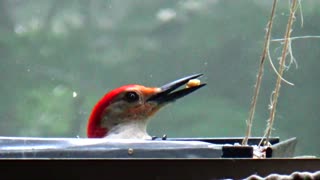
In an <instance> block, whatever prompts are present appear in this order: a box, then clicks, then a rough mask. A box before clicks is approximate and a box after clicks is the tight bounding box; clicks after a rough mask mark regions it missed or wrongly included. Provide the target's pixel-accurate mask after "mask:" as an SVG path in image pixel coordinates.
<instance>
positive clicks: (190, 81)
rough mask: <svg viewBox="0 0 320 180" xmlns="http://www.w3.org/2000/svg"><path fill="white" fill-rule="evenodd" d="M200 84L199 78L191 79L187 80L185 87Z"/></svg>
mask: <svg viewBox="0 0 320 180" xmlns="http://www.w3.org/2000/svg"><path fill="white" fill-rule="evenodd" d="M200 84H201V81H200V80H199V79H191V80H189V81H188V83H187V85H186V88H190V87H195V86H199V85H200Z"/></svg>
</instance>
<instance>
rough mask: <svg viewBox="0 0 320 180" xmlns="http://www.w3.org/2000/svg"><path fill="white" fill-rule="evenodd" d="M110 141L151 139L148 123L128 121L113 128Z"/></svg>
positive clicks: (109, 133) (109, 135) (107, 136)
mask: <svg viewBox="0 0 320 180" xmlns="http://www.w3.org/2000/svg"><path fill="white" fill-rule="evenodd" d="M105 138H108V139H148V140H149V139H151V136H149V134H148V133H147V121H128V122H124V123H120V124H118V125H116V126H114V127H112V128H111V129H110V130H109V132H108V134H107V135H106V137H105Z"/></svg>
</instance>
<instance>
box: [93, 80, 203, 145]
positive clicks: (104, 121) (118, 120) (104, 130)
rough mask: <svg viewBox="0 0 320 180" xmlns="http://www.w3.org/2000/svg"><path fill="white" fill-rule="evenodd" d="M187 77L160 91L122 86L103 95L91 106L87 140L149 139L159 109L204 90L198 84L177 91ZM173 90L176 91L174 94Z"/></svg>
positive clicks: (157, 88) (136, 86) (150, 88)
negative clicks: (149, 132) (151, 122)
mask: <svg viewBox="0 0 320 180" xmlns="http://www.w3.org/2000/svg"><path fill="white" fill-rule="evenodd" d="M200 76H202V74H195V75H191V76H187V77H184V78H181V79H178V80H175V81H173V82H170V83H168V84H166V85H164V86H161V87H145V86H142V85H136V84H132V85H125V86H122V87H119V88H117V89H114V90H112V91H110V92H108V93H107V94H105V95H104V96H103V97H102V98H101V99H100V100H99V101H98V102H97V104H96V105H95V106H94V108H93V110H92V112H91V115H90V118H89V122H88V127H87V136H88V137H89V138H102V137H106V138H113V139H151V136H149V135H148V133H147V123H148V119H149V118H150V117H151V116H152V115H154V114H155V113H156V112H157V111H158V110H159V109H160V108H162V107H163V106H165V105H166V104H168V103H170V102H173V101H175V100H177V99H179V98H181V97H184V96H185V95H187V94H189V93H191V92H193V91H195V90H197V89H199V88H201V87H203V86H205V85H206V84H199V85H196V86H191V87H188V88H182V89H180V90H176V89H178V88H179V87H180V86H182V85H184V84H186V83H187V82H188V81H189V80H192V79H195V78H198V77H200ZM174 90H176V91H174Z"/></svg>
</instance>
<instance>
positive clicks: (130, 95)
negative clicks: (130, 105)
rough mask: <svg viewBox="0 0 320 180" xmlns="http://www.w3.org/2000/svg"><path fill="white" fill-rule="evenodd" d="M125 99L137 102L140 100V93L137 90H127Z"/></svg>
mask: <svg viewBox="0 0 320 180" xmlns="http://www.w3.org/2000/svg"><path fill="white" fill-rule="evenodd" d="M125 100H126V101H127V102H135V101H138V100H139V95H138V94H137V93H136V92H127V93H126V94H125Z"/></svg>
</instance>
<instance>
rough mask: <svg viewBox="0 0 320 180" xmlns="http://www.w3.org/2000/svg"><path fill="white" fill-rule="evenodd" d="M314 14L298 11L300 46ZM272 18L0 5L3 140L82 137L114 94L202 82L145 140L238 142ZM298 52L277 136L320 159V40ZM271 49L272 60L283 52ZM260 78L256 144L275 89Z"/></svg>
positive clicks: (160, 7) (245, 6) (99, 2)
mask: <svg viewBox="0 0 320 180" xmlns="http://www.w3.org/2000/svg"><path fill="white" fill-rule="evenodd" d="M317 5H318V6H319V3H318V2H317V1H307V2H304V1H303V10H304V26H303V28H301V27H300V17H299V16H297V21H296V22H295V26H294V31H293V36H298V35H319V32H320V23H319V21H318V19H319V16H320V11H319V8H315V7H316V6H317ZM270 7H271V2H261V1H254V0H241V1H222V0H221V1H220V0H205V1H195V0H185V1H169V0H166V1H148V0H139V1H119V0H110V1H103V0H94V1H86V0H73V1H62V0H57V1H49V0H44V1H39V0H38V1H37V0H33V1H22V0H12V1H8V0H0V58H1V66H0V78H1V82H2V86H1V87H0V93H1V95H2V98H1V101H0V132H1V136H42V137H52V136H54V137H76V136H78V135H79V136H80V137H85V128H86V123H87V118H88V116H89V114H90V111H91V108H92V107H93V105H94V104H95V102H96V101H97V100H98V99H99V98H100V97H101V96H102V95H103V94H104V93H106V92H108V91H109V90H110V89H113V88H115V87H118V86H121V85H123V84H127V83H138V84H144V85H147V86H157V85H161V84H163V83H166V82H168V81H171V80H174V79H175V78H180V77H182V76H185V75H189V74H192V73H198V72H202V73H204V74H205V76H204V78H203V81H205V82H207V83H208V86H206V87H205V88H203V89H201V90H200V91H199V92H196V93H195V94H192V95H191V96H189V97H186V98H185V99H183V100H180V101H178V102H176V103H174V104H171V105H169V106H168V107H166V108H164V109H163V110H162V111H160V112H159V114H158V115H157V116H156V117H154V118H153V119H152V120H151V122H150V126H149V129H148V130H149V132H150V134H152V135H157V136H161V135H162V134H167V135H168V136H169V137H191V136H194V137H198V136H226V137H230V136H243V135H244V132H245V120H246V119H247V117H248V110H249V104H250V101H251V96H252V93H253V84H254V82H255V78H256V73H257V67H258V63H259V56H260V54H261V50H262V43H263V38H264V28H265V27H266V23H267V18H268V15H269V11H270ZM1 10H2V11H1ZM288 14H289V13H288V3H287V2H286V1H282V2H281V3H280V7H279V8H278V9H277V16H276V19H275V25H274V29H273V35H272V36H273V38H282V36H283V33H284V30H285V26H286V21H287V17H288ZM292 46H293V52H294V56H295V57H296V59H297V60H298V64H299V68H298V69H295V68H294V67H291V69H290V70H289V71H287V72H285V78H286V79H288V80H290V81H292V82H294V83H295V84H296V85H295V86H294V87H289V86H287V85H283V88H282V89H281V92H280V99H279V107H278V110H277V114H276V121H275V129H276V130H275V131H274V134H273V135H274V136H280V138H281V139H286V138H289V137H293V136H295V137H298V140H299V144H298V154H315V155H320V142H319V141H318V136H319V132H318V130H317V127H318V124H319V118H320V112H319V110H318V109H319V107H320V101H319V98H320V95H319V92H320V86H319V84H318V83H317V81H318V80H317V78H318V77H319V71H318V69H317V68H318V67H319V66H318V65H319V62H320V61H318V59H319V55H320V54H319V50H318V47H319V46H320V41H319V40H316V39H305V40H296V41H294V42H293V44H292ZM272 47H273V49H272V50H271V53H272V55H273V59H274V61H276V58H277V57H278V56H279V54H280V53H281V48H279V47H280V44H279V43H273V44H272ZM275 64H277V63H276V62H275ZM265 67H266V68H265V75H264V77H263V85H262V89H261V94H260V97H259V101H258V108H257V112H256V118H255V121H254V124H253V126H254V127H255V129H254V130H253V135H255V136H261V135H262V134H263V130H264V127H265V124H266V119H267V117H268V113H269V112H268V104H269V97H270V93H271V91H272V89H273V88H274V83H275V74H274V72H272V70H271V68H270V66H269V64H268V63H267V64H266V66H265ZM74 93H76V94H77V96H75V97H74Z"/></svg>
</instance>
